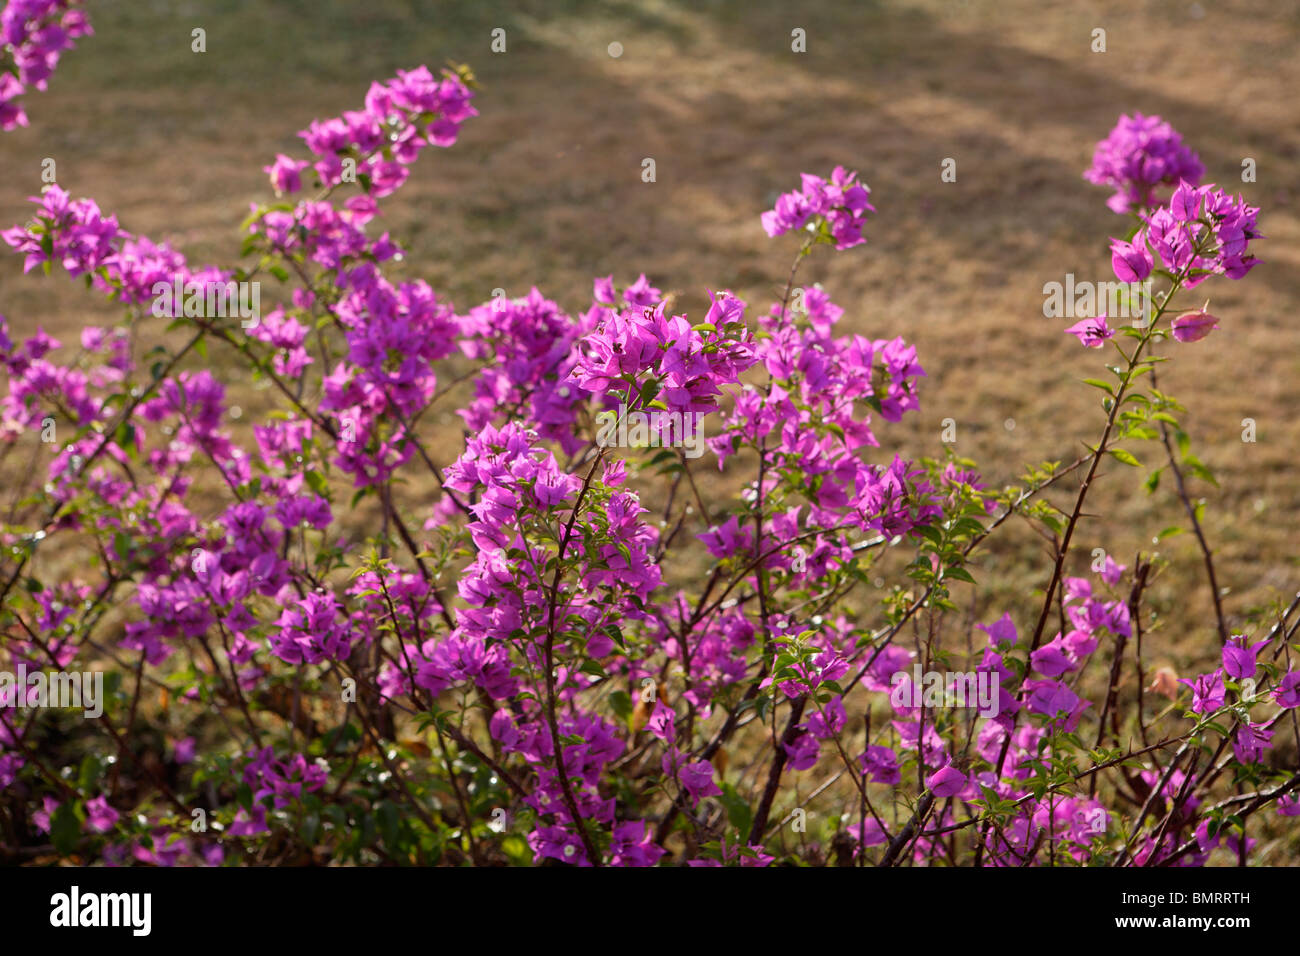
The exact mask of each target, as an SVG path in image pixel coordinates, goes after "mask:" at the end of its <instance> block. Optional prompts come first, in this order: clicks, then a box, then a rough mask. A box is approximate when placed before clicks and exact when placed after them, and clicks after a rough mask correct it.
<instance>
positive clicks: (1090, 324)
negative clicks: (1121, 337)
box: [1065, 315, 1115, 349]
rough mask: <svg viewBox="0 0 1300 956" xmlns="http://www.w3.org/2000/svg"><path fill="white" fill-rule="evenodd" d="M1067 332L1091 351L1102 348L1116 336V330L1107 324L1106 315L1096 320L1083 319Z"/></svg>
mask: <svg viewBox="0 0 1300 956" xmlns="http://www.w3.org/2000/svg"><path fill="white" fill-rule="evenodd" d="M1065 331H1066V332H1068V333H1069V334H1070V335H1073V336H1074V337H1076V338H1077V339H1078V340H1079V341H1080V342H1082V343H1083V344H1084V346H1086V347H1087V348H1090V349H1099V348H1101V347H1102V346H1103V345H1105V344H1106V341H1107V340H1108V339H1111V338H1113V337H1114V335H1115V330H1114V329H1112V328H1111V327H1110V326H1109V325H1107V324H1106V316H1105V315H1099V316H1097V317H1096V318H1095V319H1081V320H1080V321H1078V322H1075V323H1074V325H1072V326H1070V327H1069V328H1068V329H1066V330H1065Z"/></svg>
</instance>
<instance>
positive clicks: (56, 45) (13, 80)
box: [0, 0, 94, 132]
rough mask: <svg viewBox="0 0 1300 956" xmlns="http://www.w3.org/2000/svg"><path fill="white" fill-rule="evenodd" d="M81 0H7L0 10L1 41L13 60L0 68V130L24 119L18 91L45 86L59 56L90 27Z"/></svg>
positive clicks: (39, 88)
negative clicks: (82, 9) (81, 8)
mask: <svg viewBox="0 0 1300 956" xmlns="http://www.w3.org/2000/svg"><path fill="white" fill-rule="evenodd" d="M79 6H80V3H79V0H9V3H7V4H5V7H4V9H3V10H0V42H2V43H3V45H4V52H5V53H7V54H8V57H9V58H10V59H11V60H12V63H5V64H3V69H0V131H3V132H8V131H9V130H12V129H16V128H17V127H19V126H26V125H27V113H26V111H24V109H23V108H22V106H20V105H19V104H18V102H17V101H18V97H20V96H22V95H23V93H25V92H26V91H27V90H28V89H36V90H44V89H46V87H47V86H48V84H49V79H50V76H51V75H52V74H53V73H54V70H55V68H56V67H57V66H58V65H59V58H60V57H61V56H62V55H63V53H64V52H65V51H66V50H70V49H72V48H73V46H75V45H76V44H74V43H73V41H74V40H76V39H77V38H78V37H83V36H89V35H90V34H92V33H93V32H94V31H93V30H92V29H91V28H90V21H89V20H87V19H86V15H85V14H84V13H83V12H82V11H81V10H80V9H78V7H79Z"/></svg>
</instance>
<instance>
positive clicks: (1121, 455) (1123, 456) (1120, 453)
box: [1106, 448, 1142, 467]
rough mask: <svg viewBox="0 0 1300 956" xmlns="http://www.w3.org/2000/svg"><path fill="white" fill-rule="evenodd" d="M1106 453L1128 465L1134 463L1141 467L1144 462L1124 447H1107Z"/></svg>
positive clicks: (1135, 465)
mask: <svg viewBox="0 0 1300 956" xmlns="http://www.w3.org/2000/svg"><path fill="white" fill-rule="evenodd" d="M1106 453H1107V454H1108V455H1110V456H1111V457H1112V458H1114V459H1115V460H1116V461H1122V462H1123V463H1124V464H1126V465H1133V466H1134V467H1141V465H1142V462H1140V461H1138V460H1137V459H1136V458H1134V457H1133V456H1132V455H1131V454H1129V453H1128V452H1126V451H1125V450H1124V449H1123V448H1108V449H1106Z"/></svg>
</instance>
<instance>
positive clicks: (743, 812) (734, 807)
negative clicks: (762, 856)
mask: <svg viewBox="0 0 1300 956" xmlns="http://www.w3.org/2000/svg"><path fill="white" fill-rule="evenodd" d="M718 799H719V800H721V801H722V805H723V806H724V807H726V809H727V819H728V820H730V821H731V825H732V826H733V827H735V828H736V829H737V830H738V831H739V832H741V833H748V832H749V828H750V825H751V824H752V823H753V822H754V811H753V810H751V809H750V807H749V804H748V803H746V802H745V800H744V798H743V797H741V796H740V794H738V793H737V792H736V788H735V787H733V786H732V785H731V784H729V783H724V784H722V794H721V795H720V796H719V798H718Z"/></svg>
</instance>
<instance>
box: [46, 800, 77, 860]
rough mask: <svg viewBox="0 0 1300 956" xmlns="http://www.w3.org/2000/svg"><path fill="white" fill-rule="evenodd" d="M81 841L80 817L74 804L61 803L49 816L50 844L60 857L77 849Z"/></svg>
mask: <svg viewBox="0 0 1300 956" xmlns="http://www.w3.org/2000/svg"><path fill="white" fill-rule="evenodd" d="M80 839H81V817H80V815H79V814H78V813H77V805H76V804H75V803H63V804H60V805H59V808H58V809H57V810H55V811H54V813H53V814H51V816H50V842H51V843H53V844H54V849H56V850H57V851H58V852H59V853H60V854H61V855H62V856H67V855H68V854H70V853H72V851H73V850H75V849H76V848H77V841H78V840H80Z"/></svg>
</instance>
